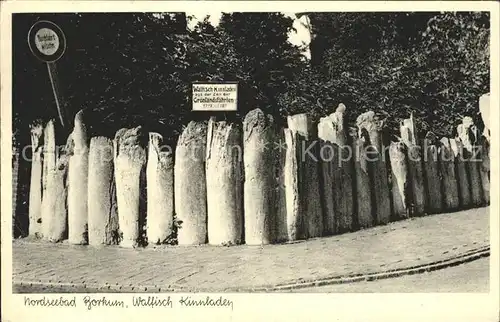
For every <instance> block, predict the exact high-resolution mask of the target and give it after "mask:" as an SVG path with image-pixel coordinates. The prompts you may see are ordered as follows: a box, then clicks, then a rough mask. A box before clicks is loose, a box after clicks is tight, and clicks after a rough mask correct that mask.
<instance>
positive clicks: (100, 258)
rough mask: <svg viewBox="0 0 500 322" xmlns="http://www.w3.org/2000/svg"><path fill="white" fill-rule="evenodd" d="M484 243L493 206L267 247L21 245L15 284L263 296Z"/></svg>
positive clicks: (458, 252) (16, 245)
mask: <svg viewBox="0 0 500 322" xmlns="http://www.w3.org/2000/svg"><path fill="white" fill-rule="evenodd" d="M486 246H489V208H478V209H472V210H467V211H461V212H456V213H450V214H440V215H432V216H427V217H421V218H414V219H411V220H406V221H400V222H396V223H391V224H389V225H386V226H379V227H375V228H372V229H367V230H362V231H358V232H354V233H349V234H343V235H339V236H333V237H325V238H318V239H312V240H308V241H303V242H299V243H292V244H285V245H267V246H264V247H251V246H235V247H214V246H199V247H158V248H148V249H138V250H133V249H123V248H119V247H103V248H94V247H89V246H71V245H67V244H64V243H62V244H50V243H45V242H40V241H37V242H30V241H27V240H16V241H15V242H14V243H13V280H14V283H15V284H20V283H23V284H45V285H47V284H51V285H54V284H64V285H66V286H68V287H71V288H74V289H77V288H80V287H84V288H85V287H86V288H87V289H89V288H92V289H100V290H102V291H112V290H118V291H127V292H137V291H153V290H154V291H156V292H165V291H172V290H176V291H205V292H214V291H252V290H255V291H259V290H262V291H265V290H266V289H269V288H275V287H279V286H287V285H292V287H293V285H299V284H303V283H304V282H314V281H316V280H318V279H324V278H331V277H338V276H348V275H355V274H369V273H379V272H384V271H389V270H397V269H402V268H407V267H411V266H418V265H425V264H429V263H434V262H438V261H442V260H446V259H450V258H453V257H456V256H460V255H461V254H463V253H465V252H470V251H472V250H475V249H478V248H481V247H486ZM377 283H378V282H377ZM381 283H382V282H381Z"/></svg>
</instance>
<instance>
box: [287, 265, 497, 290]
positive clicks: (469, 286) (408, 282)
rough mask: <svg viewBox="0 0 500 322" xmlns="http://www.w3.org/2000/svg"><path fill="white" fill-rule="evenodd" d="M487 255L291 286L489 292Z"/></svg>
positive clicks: (330, 288)
mask: <svg viewBox="0 0 500 322" xmlns="http://www.w3.org/2000/svg"><path fill="white" fill-rule="evenodd" d="M489 265H490V257H486V258H481V259H478V260H475V261H472V262H470V263H465V264H461V265H458V266H455V267H449V268H445V269H443V270H439V271H434V272H430V273H423V274H417V275H407V276H402V277H397V278H391V279H384V280H376V281H373V282H359V283H350V284H337V285H326V286H320V287H311V288H304V289H297V290H292V291H293V292H300V293H428V292H433V293H439V292H455V293H463V292H466V293H468V292H474V293H477V292H479V293H487V292H489V288H490V286H489V279H490V269H489V268H490V266H489Z"/></svg>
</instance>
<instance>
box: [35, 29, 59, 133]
mask: <svg viewBox="0 0 500 322" xmlns="http://www.w3.org/2000/svg"><path fill="white" fill-rule="evenodd" d="M28 44H29V47H30V50H31V52H32V53H33V55H35V57H36V58H38V59H40V60H41V61H43V62H45V63H46V64H47V70H48V73H49V79H50V83H51V85H52V91H53V92H54V99H55V101H56V106H57V113H58V114H59V120H60V121H61V125H62V126H63V127H65V125H66V124H65V120H66V116H65V111H64V107H63V104H62V101H61V95H60V92H59V83H58V78H57V69H56V64H55V62H56V61H57V60H58V59H59V58H61V57H62V55H63V54H64V51H65V50H66V38H65V37H64V33H63V32H62V30H61V28H59V26H57V25H56V24H55V23H53V22H50V21H46V20H40V21H37V22H36V23H35V24H34V25H33V26H32V27H31V29H30V31H29V33H28Z"/></svg>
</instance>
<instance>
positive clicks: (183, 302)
mask: <svg viewBox="0 0 500 322" xmlns="http://www.w3.org/2000/svg"><path fill="white" fill-rule="evenodd" d="M24 306H28V307H51V308H52V307H54V308H56V307H80V306H82V307H84V308H86V309H87V310H89V311H90V310H93V309H96V308H101V307H107V308H123V309H128V308H151V309H154V308H177V307H180V308H193V307H220V308H230V309H231V310H232V309H233V301H232V300H230V299H228V298H225V297H223V296H219V297H212V296H190V295H189V296H180V297H178V298H177V297H172V296H170V295H169V296H157V295H155V296H133V297H132V298H131V299H130V300H127V301H124V300H117V299H112V298H109V297H106V296H90V295H86V296H84V297H82V298H77V297H76V296H60V297H58V298H55V297H46V296H41V297H34V296H25V297H24Z"/></svg>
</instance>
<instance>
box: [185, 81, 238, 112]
mask: <svg viewBox="0 0 500 322" xmlns="http://www.w3.org/2000/svg"><path fill="white" fill-rule="evenodd" d="M192 98H193V111H236V110H237V109H238V83H236V82H223V83H193V96H192Z"/></svg>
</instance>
